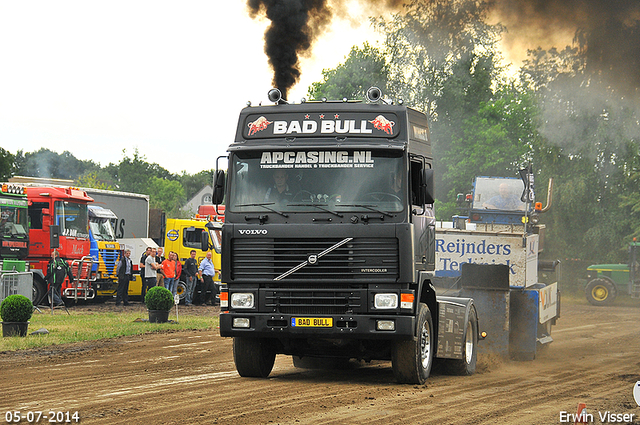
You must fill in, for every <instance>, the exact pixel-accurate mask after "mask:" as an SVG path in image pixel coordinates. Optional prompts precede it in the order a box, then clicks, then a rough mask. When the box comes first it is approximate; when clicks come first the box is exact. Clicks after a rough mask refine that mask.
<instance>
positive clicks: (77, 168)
mask: <svg viewBox="0 0 640 425" xmlns="http://www.w3.org/2000/svg"><path fill="white" fill-rule="evenodd" d="M15 164H16V169H15V174H16V175H21V176H28V177H48V178H54V179H69V180H75V179H77V178H78V177H79V176H80V175H82V174H83V173H85V172H87V171H89V170H95V169H98V168H99V165H98V164H96V163H95V162H93V161H82V160H79V159H78V158H76V157H75V156H74V155H73V154H72V153H71V152H69V151H64V152H62V153H61V154H58V153H56V152H53V151H51V150H49V149H45V148H41V149H40V150H38V151H36V152H31V153H29V152H27V153H23V152H22V150H20V151H18V153H17V155H16V162H15Z"/></svg>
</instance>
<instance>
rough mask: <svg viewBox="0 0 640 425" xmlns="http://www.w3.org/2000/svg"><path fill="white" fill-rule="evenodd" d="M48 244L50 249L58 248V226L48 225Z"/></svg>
mask: <svg viewBox="0 0 640 425" xmlns="http://www.w3.org/2000/svg"><path fill="white" fill-rule="evenodd" d="M49 245H50V248H51V249H55V248H60V226H57V225H51V226H49Z"/></svg>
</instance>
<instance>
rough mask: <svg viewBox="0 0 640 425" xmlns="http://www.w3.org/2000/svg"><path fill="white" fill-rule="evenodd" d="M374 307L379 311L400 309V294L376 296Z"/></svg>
mask: <svg viewBox="0 0 640 425" xmlns="http://www.w3.org/2000/svg"><path fill="white" fill-rule="evenodd" d="M373 306H374V307H375V308H378V309H393V308H398V294H376V295H375V297H374V299H373Z"/></svg>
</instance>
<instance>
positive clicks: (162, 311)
mask: <svg viewBox="0 0 640 425" xmlns="http://www.w3.org/2000/svg"><path fill="white" fill-rule="evenodd" d="M144 303H145V304H146V305H147V309H148V310H149V321H150V322H153V323H164V322H167V321H168V320H169V310H171V307H173V294H172V293H171V291H170V290H168V289H167V288H163V287H162V286H154V287H153V288H151V289H149V290H148V291H147V295H145V296H144Z"/></svg>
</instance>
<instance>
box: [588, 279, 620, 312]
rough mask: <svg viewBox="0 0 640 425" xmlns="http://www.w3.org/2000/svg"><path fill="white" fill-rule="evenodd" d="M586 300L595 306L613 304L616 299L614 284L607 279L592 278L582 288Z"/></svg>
mask: <svg viewBox="0 0 640 425" xmlns="http://www.w3.org/2000/svg"><path fill="white" fill-rule="evenodd" d="M584 292H585V295H586V297H587V301H589V303H590V304H591V305H595V306H607V305H611V304H613V301H614V300H615V299H616V292H617V291H616V286H615V285H614V284H613V282H611V281H610V280H609V279H603V278H598V279H593V280H592V281H591V282H589V283H588V284H587V287H586V288H585V289H584Z"/></svg>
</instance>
